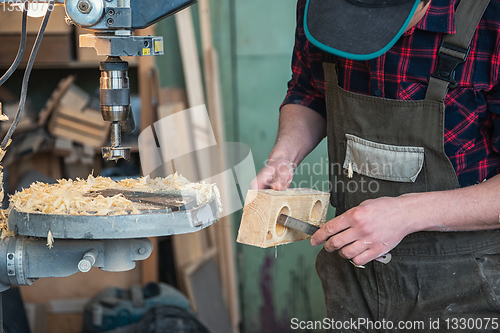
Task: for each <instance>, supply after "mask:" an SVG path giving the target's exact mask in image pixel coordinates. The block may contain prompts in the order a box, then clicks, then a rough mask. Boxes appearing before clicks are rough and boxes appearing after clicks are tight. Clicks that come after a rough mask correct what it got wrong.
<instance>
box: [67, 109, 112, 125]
mask: <svg viewBox="0 0 500 333" xmlns="http://www.w3.org/2000/svg"><path fill="white" fill-rule="evenodd" d="M57 112H58V114H60V115H64V116H66V117H68V118H74V119H75V120H76V121H78V122H80V123H88V124H91V125H94V126H96V127H99V128H104V127H107V125H108V124H109V122H107V121H104V119H102V115H101V112H100V111H97V110H94V109H89V108H86V109H84V110H83V111H76V110H74V109H70V108H67V107H65V106H59V108H58V110H57Z"/></svg>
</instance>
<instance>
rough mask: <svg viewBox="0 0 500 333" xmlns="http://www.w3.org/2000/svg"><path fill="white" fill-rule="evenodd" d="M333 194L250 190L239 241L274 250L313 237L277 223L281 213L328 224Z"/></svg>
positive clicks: (304, 189) (311, 191) (304, 190)
mask: <svg viewBox="0 0 500 333" xmlns="http://www.w3.org/2000/svg"><path fill="white" fill-rule="evenodd" d="M329 198H330V194H329V193H325V192H320V191H316V190H313V189H308V188H295V189H287V190H286V191H274V190H258V191H257V190H249V191H248V193H247V197H246V200H245V207H243V216H242V217H241V225H240V229H239V231H238V239H237V242H239V243H243V244H248V245H254V246H258V247H264V248H265V247H271V246H275V245H280V244H287V243H291V242H295V241H299V240H303V239H307V238H310V237H311V236H309V235H306V234H304V233H302V232H299V231H296V230H292V229H289V228H287V227H284V226H282V225H280V224H277V223H276V220H277V219H278V216H279V215H280V214H286V215H288V216H291V217H295V218H297V219H299V220H302V221H305V222H309V223H311V224H314V225H317V226H320V225H322V224H323V223H325V220H326V211H327V209H328V203H329Z"/></svg>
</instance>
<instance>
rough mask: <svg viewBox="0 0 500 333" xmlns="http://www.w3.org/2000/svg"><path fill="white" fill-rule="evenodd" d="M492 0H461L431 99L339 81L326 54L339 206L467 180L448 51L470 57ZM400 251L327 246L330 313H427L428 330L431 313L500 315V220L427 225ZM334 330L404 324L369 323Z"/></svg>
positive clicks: (323, 260)
mask: <svg viewBox="0 0 500 333" xmlns="http://www.w3.org/2000/svg"><path fill="white" fill-rule="evenodd" d="M488 2H489V1H487V0H486V1H484V0H462V1H461V3H460V6H459V8H458V9H457V12H456V15H455V16H456V21H457V24H456V26H457V34H455V35H449V36H447V37H446V38H445V40H444V43H443V46H442V47H441V50H440V70H441V72H439V71H438V72H437V75H436V74H434V75H433V77H432V78H431V79H430V82H429V87H428V91H427V95H426V98H425V99H424V100H418V101H400V100H391V99H384V98H379V97H372V96H367V95H360V94H356V93H351V92H348V91H346V90H344V89H342V88H340V87H339V85H338V79H337V73H336V68H335V66H336V64H335V61H334V59H333V62H328V61H325V62H324V63H323V68H324V72H325V81H326V103H327V135H328V150H329V161H330V182H331V185H332V186H333V189H332V196H331V203H332V205H333V206H334V207H336V209H337V215H340V214H342V213H343V212H345V211H347V210H349V209H350V208H352V207H355V206H357V205H359V204H360V203H361V202H363V201H364V200H367V199H372V198H377V197H381V196H391V197H395V196H399V195H401V194H404V193H413V192H427V191H445V190H452V189H456V188H458V187H459V183H458V180H457V176H456V173H455V171H454V169H453V165H452V164H451V162H450V160H449V159H448V157H447V156H446V154H445V152H444V114H445V112H444V110H445V107H444V98H445V97H446V95H447V92H448V88H449V84H450V82H452V81H453V70H452V71H450V70H449V68H447V67H446V66H447V65H449V62H447V61H446V60H443V57H446V54H448V55H449V54H451V55H452V56H454V57H455V56H456V57H458V58H462V60H463V59H464V58H465V57H466V54H467V49H468V45H469V43H470V40H471V38H472V35H473V33H474V31H475V29H476V27H477V23H478V22H479V20H480V17H481V16H482V13H483V12H484V9H485V8H486V5H487V3H488ZM462 3H463V5H462ZM479 3H481V4H479ZM478 4H479V5H478ZM474 16H476V17H478V18H477V20H476V21H474V20H473V18H474ZM471 18H472V19H471ZM471 21H472V22H471ZM459 27H463V28H459ZM456 45H458V46H460V47H456ZM464 46H465V47H464ZM460 51H463V52H460ZM443 54H445V55H444V56H443ZM458 63H460V61H457V62H456V63H455V65H456V64H458ZM452 67H453V69H454V67H455V66H452ZM447 75H448V76H447ZM401 218H402V219H404V216H402V217H401ZM390 253H391V254H392V260H391V262H389V263H388V264H383V263H380V262H377V261H373V262H371V263H369V264H367V265H365V267H366V268H364V269H361V268H357V267H354V266H353V265H352V264H351V263H350V262H349V261H348V260H346V259H343V258H341V257H340V256H339V255H338V253H337V252H334V253H328V252H326V251H325V250H324V249H323V250H322V251H321V252H320V253H319V254H318V257H317V260H316V268H317V271H318V275H319V277H320V279H321V281H322V285H323V289H324V292H325V298H326V305H327V314H328V317H329V318H331V319H334V320H338V321H351V322H352V321H353V320H357V319H360V318H364V319H366V320H369V321H372V323H377V322H380V323H381V322H382V321H384V320H385V321H391V322H392V323H393V324H394V325H397V323H398V322H400V321H424V322H425V325H426V326H425V327H422V330H420V331H422V332H429V331H430V330H431V329H430V328H431V327H430V325H431V322H430V321H432V320H437V319H440V320H441V322H440V330H436V327H434V330H433V331H437V332H439V331H446V324H447V322H446V319H448V324H449V323H451V322H452V321H453V320H455V319H454V318H461V317H465V318H486V317H489V318H492V317H498V318H499V319H498V320H500V302H499V300H498V298H497V295H498V297H500V260H499V259H500V230H494V231H479V232H450V233H444V232H442V233H440V232H418V233H414V234H411V235H409V236H407V237H406V238H404V239H403V241H402V242H401V243H400V244H399V245H398V246H397V247H396V248H394V249H393V250H392V251H391V252H390ZM497 287H498V290H496V288H497ZM434 326H436V324H435V323H434ZM371 328H373V329H371ZM376 328H380V329H376ZM489 328H490V330H489V331H495V330H494V329H492V327H491V326H490V327H489ZM331 331H332V332H333V331H334V332H339V331H342V332H372V331H380V332H397V331H399V330H397V329H394V327H393V328H392V329H390V327H387V326H386V327H385V329H384V327H381V326H380V325H379V326H374V325H372V326H370V325H367V326H363V327H361V326H360V327H356V328H354V327H349V329H347V328H346V327H343V329H341V330H336V329H331ZM413 331H419V330H418V329H415V328H414V329H413ZM448 331H449V332H451V331H453V330H451V329H450V330H448ZM487 331H488V330H487ZM496 331H500V326H499V327H497V330H496Z"/></svg>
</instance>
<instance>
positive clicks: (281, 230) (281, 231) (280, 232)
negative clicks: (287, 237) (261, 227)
mask: <svg viewBox="0 0 500 333" xmlns="http://www.w3.org/2000/svg"><path fill="white" fill-rule="evenodd" d="M289 213H290V209H289V208H288V207H287V206H285V207H283V208H281V210H280V212H279V213H278V216H276V219H278V217H279V216H280V215H281V214H285V215H289ZM286 229H288V228H287V227H284V226H282V225H281V224H279V223H276V236H278V237H281V236H283V235H284V234H285V232H286Z"/></svg>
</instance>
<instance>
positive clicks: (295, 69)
mask: <svg viewBox="0 0 500 333" xmlns="http://www.w3.org/2000/svg"><path fill="white" fill-rule="evenodd" d="M305 5H306V0H299V1H298V2H297V27H296V30H295V46H294V49H293V56H292V79H291V80H290V81H289V82H288V91H287V94H286V97H285V100H284V101H283V103H282V105H281V107H283V106H284V105H286V104H299V105H303V106H306V107H308V108H310V109H312V110H314V111H316V112H318V113H319V114H321V115H322V116H323V117H326V105H325V97H324V94H323V92H322V91H324V74H323V69H322V68H321V57H322V53H321V52H320V51H319V50H318V49H316V48H315V47H314V46H313V45H311V44H310V43H309V41H308V40H307V37H306V35H305V33H304V10H305ZM317 82H318V83H321V84H322V85H323V86H322V87H318V86H317ZM320 88H323V90H321V89H320Z"/></svg>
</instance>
